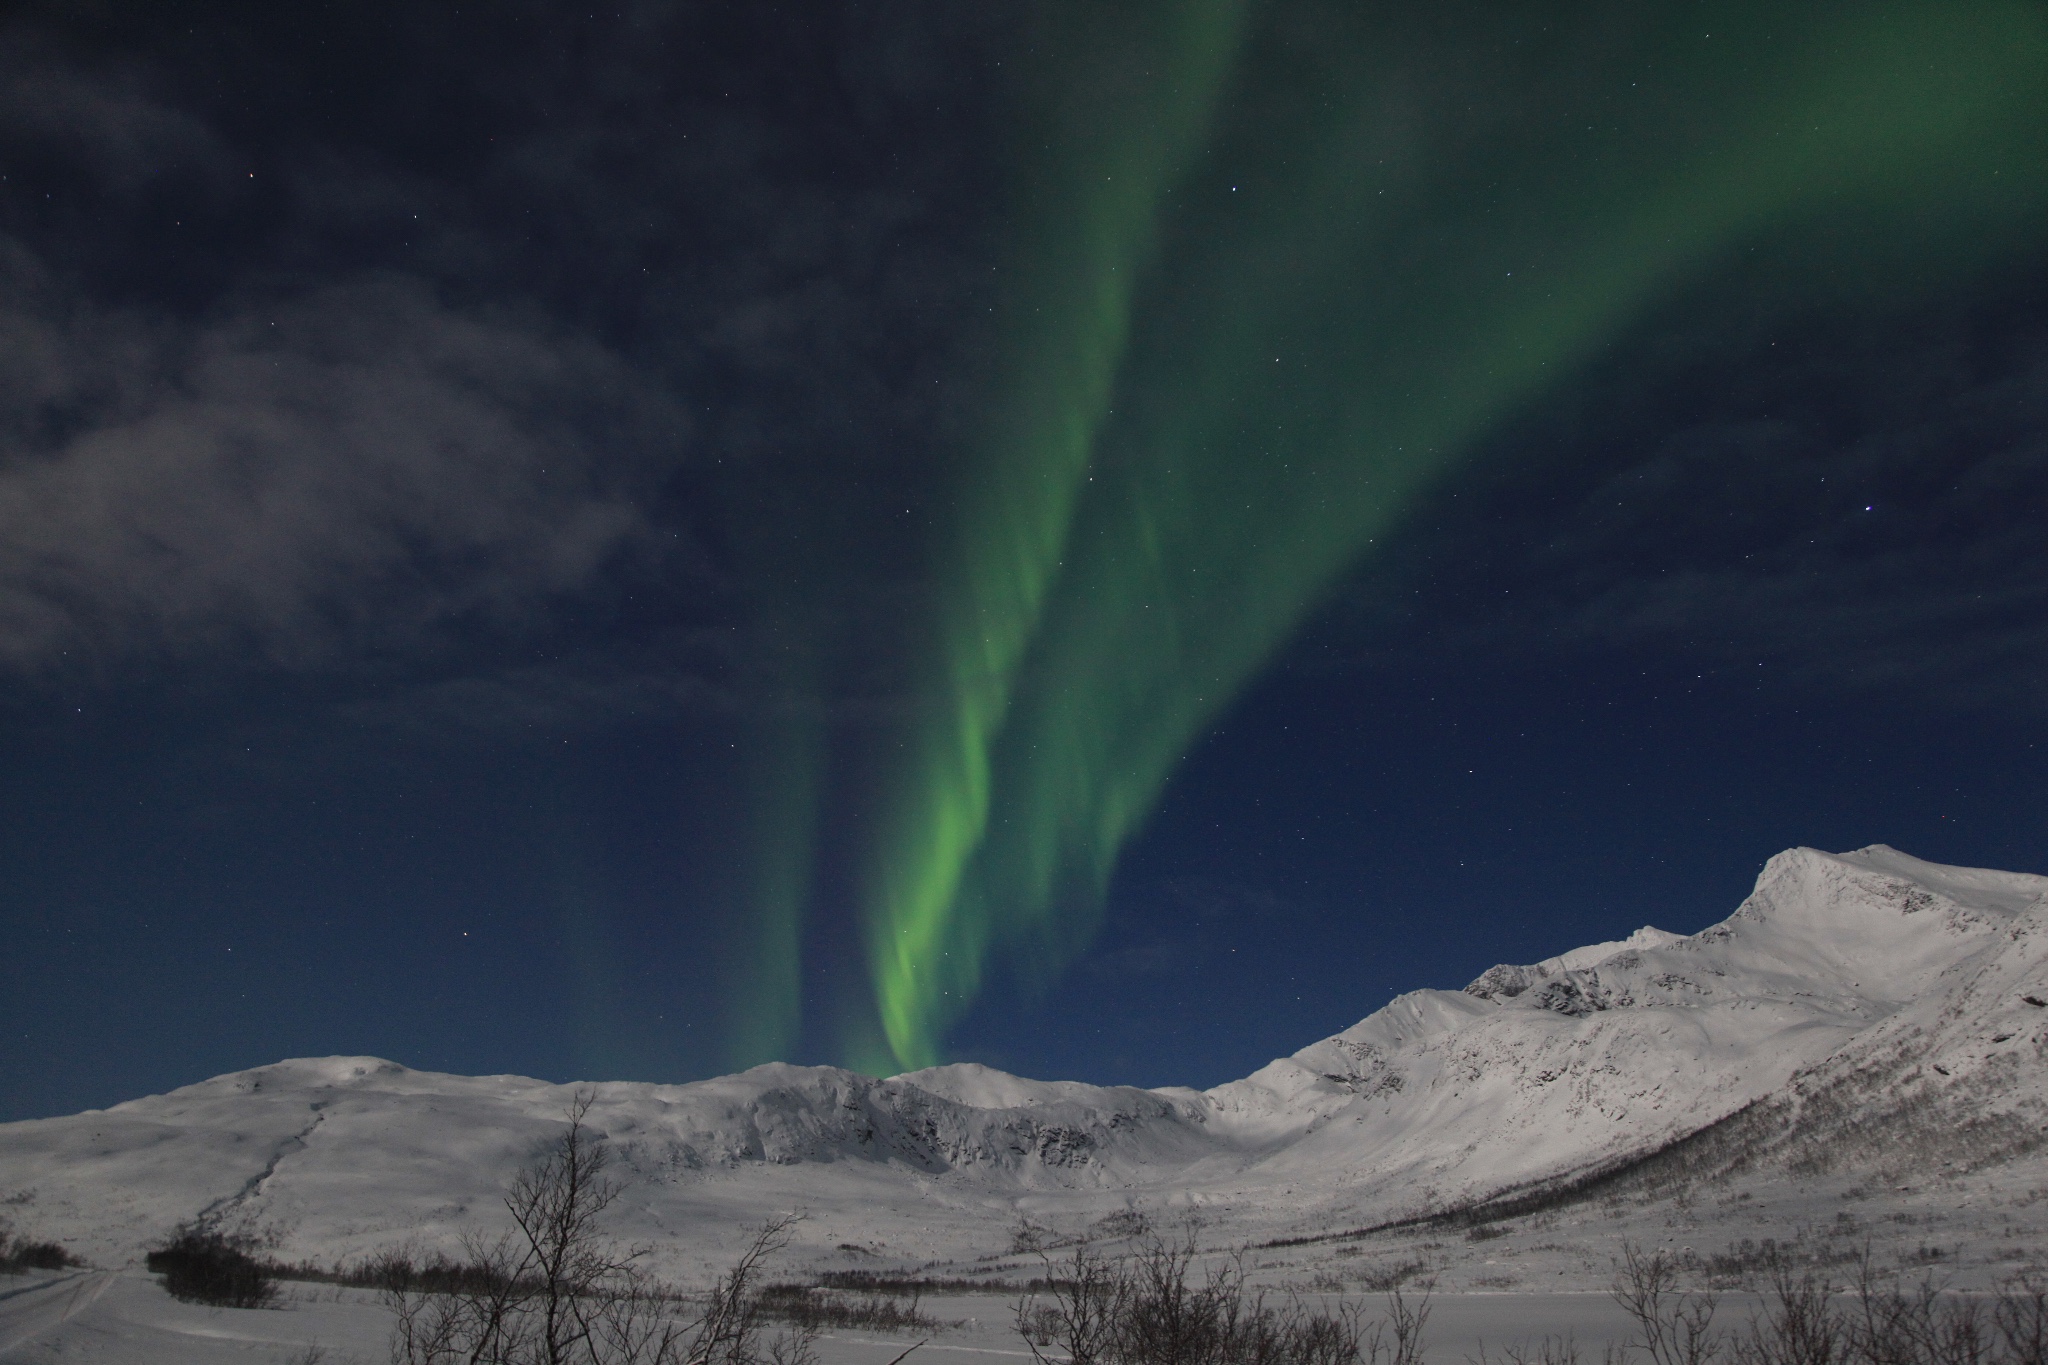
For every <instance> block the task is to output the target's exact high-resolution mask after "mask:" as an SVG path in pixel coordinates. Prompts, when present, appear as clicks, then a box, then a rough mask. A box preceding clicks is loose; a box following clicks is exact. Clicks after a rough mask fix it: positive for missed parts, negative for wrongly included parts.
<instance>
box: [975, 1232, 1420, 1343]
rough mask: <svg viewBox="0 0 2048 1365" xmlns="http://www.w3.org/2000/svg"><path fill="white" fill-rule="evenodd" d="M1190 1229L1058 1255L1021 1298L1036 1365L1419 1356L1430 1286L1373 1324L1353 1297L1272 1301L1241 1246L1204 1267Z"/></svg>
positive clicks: (1019, 1308) (1023, 1327) (1022, 1330)
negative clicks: (1136, 1243) (1124, 1246)
mask: <svg viewBox="0 0 2048 1365" xmlns="http://www.w3.org/2000/svg"><path fill="white" fill-rule="evenodd" d="M1199 1260H1200V1249H1199V1247H1198V1246H1197V1244H1196V1241H1195V1237H1194V1234H1193V1233H1192V1232H1189V1233H1188V1234H1187V1235H1186V1236H1184V1237H1183V1238H1182V1239H1181V1240H1178V1241H1166V1240H1164V1239H1154V1240H1153V1241H1152V1242H1150V1243H1148V1244H1147V1245H1146V1246H1145V1247H1143V1248H1142V1249H1140V1250H1139V1251H1137V1252H1135V1253H1134V1254H1132V1255H1129V1256H1124V1257H1120V1258H1117V1259H1110V1258H1107V1257H1104V1256H1103V1255H1102V1254H1101V1253H1100V1252H1098V1251H1096V1250H1095V1249H1094V1248H1093V1247H1091V1246H1089V1245H1088V1244H1087V1243H1085V1242H1084V1243H1081V1244H1079V1245H1077V1246H1076V1247H1074V1249H1073V1250H1072V1252H1071V1253H1070V1254H1069V1255H1068V1257H1067V1258H1066V1259H1065V1260H1064V1261H1062V1262H1060V1263H1058V1264H1055V1263H1054V1262H1053V1261H1052V1260H1051V1259H1050V1258H1046V1261H1045V1269H1046V1274H1045V1278H1044V1280H1043V1285H1044V1288H1043V1290H1042V1291H1041V1292H1040V1293H1038V1294H1033V1295H1028V1296H1026V1297H1023V1298H1020V1299H1019V1300H1018V1301H1017V1304H1016V1324H1017V1332H1018V1335H1019V1336H1021V1337H1023V1339H1024V1341H1025V1342H1026V1344H1027V1345H1028V1346H1029V1347H1030V1349H1031V1354H1032V1356H1033V1358H1034V1359H1036V1360H1037V1361H1038V1362H1039V1363H1040V1365H1052V1362H1054V1361H1064V1362H1071V1365H1240V1363H1241V1362H1255V1363H1256V1365H1365V1363H1369V1365H1380V1362H1386V1365H1416V1363H1417V1362H1418V1361H1419V1360H1420V1359H1421V1351H1422V1329H1423V1326H1424V1324H1425V1323H1426V1322H1427V1321H1428V1317H1429V1302H1428V1296H1427V1294H1425V1295H1424V1297H1423V1298H1422V1299H1421V1300H1420V1301H1419V1302H1413V1303H1411V1302H1410V1301H1408V1300H1407V1299H1405V1298H1404V1297H1402V1295H1401V1293H1400V1291H1399V1289H1398V1288H1396V1289H1395V1290H1394V1291H1393V1292H1392V1294H1391V1295H1390V1299H1389V1311H1388V1317H1387V1319H1386V1320H1385V1321H1384V1322H1381V1323H1376V1324H1372V1325H1370V1326H1368V1324H1367V1323H1366V1321H1365V1317H1364V1313H1363V1310H1362V1309H1361V1308H1360V1307H1359V1306H1358V1305H1356V1304H1342V1303H1340V1304H1337V1305H1334V1306H1323V1307H1312V1306H1310V1305H1308V1304H1305V1303H1303V1302H1302V1301H1301V1300H1300V1299H1299V1298H1296V1297H1293V1296H1290V1297H1289V1298H1288V1300H1287V1301H1286V1302H1285V1303H1284V1304H1277V1305H1276V1304H1269V1303H1268V1302H1267V1301H1266V1298H1265V1296H1264V1295H1263V1294H1261V1293H1259V1292H1257V1291H1254V1290H1253V1289H1251V1288H1250V1286H1249V1285H1248V1284H1247V1282H1246V1277H1245V1268H1244V1253H1243V1252H1242V1251H1239V1252H1237V1253H1234V1254H1232V1255H1230V1256H1227V1257H1225V1258H1223V1260H1222V1261H1221V1263H1220V1264H1217V1265H1214V1266H1212V1267H1210V1268H1209V1269H1207V1270H1206V1271H1198V1269H1197V1267H1198V1263H1199Z"/></svg>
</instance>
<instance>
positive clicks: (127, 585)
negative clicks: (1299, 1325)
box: [0, 0, 2048, 1120]
mask: <svg viewBox="0 0 2048 1365" xmlns="http://www.w3.org/2000/svg"><path fill="white" fill-rule="evenodd" d="M2044 221H2048V3H2044V0H2006V2H2004V3H1993V2H1991V0H1949V2H1948V3H1939V4H1936V3H1885V2H1883V0H1854V2H1853V3H1849V2H1847V0H1844V2H1843V3H1831V2H1830V0H1813V2H1812V3H1802V4H1800V5H1796V6H1784V5H1781V4H1764V3H1756V4H1745V3H1691V2H1690V0H1681V2H1680V3H1673V4H1667V5H1643V4H1638V3H1619V0H1615V2H1612V3H1568V4H1558V5H1552V6H1538V5H1529V4H1524V3H1508V2H1507V0H1499V2H1498V3H1472V0H1446V3H1442V4H1431V5H1412V4H1402V5H1395V4H1378V3H1357V2H1352V3H1340V2H1339V0H1267V2H1266V3H1249V2H1247V3H1236V2H1235V0H1173V2H1171V3H1168V2H1166V0H1160V2H1159V3H1144V4H1141V3H1129V4H1103V3H1081V0H1036V2H1035V3H1034V2H1033V0H990V2H989V3H981V4H972V5H967V4H949V3H939V2H937V0H928V2H927V3H908V2H907V0H905V2H901V3H899V2H898V0H867V2H864V3H852V2H851V0H847V2H846V3H838V4H832V3H812V4H802V3H798V4H791V3H779V4H772V5H771V4H767V3H685V2H683V0H678V2H676V3H641V4H634V5H630V6H628V7H626V8H623V9H621V8H619V7H618V6H616V5H613V6H610V7H607V8H603V9H596V10H593V9H590V8H574V7H570V6H566V5H562V4H554V3H539V2H538V0H499V2H497V3H490V4H482V3H479V4H472V5H463V6H459V7H458V6H455V5H442V4H418V3H410V4H385V3H379V2H378V0H365V2H364V3H351V4H333V5H315V4H304V5H277V4H235V3H225V2H223V3H197V2H195V3H179V4H167V3H160V2H157V3H146V4H145V3H131V2H130V0H76V2H75V3H56V2H55V0H46V2H44V3H38V2H37V0H26V2H25V3H16V4H13V5H10V6H8V7H7V9H6V10H5V12H4V17H0V1038H4V1045H0V1120H5V1119H15V1118H24V1117H32V1116H39V1115H46V1114H55V1113H62V1112H69V1111H71V1110H75V1109H79V1108H82V1107H86V1106H94V1105H105V1104H109V1103H113V1102H116V1101H119V1100H122V1099H126V1098H131V1097H134V1096H136V1095H140V1094H143V1093H147V1092H151V1091H157V1090H163V1089H167V1088H170V1087H172V1086H176V1085H180V1084H184V1083H188V1082H191V1081H194V1080H198V1079H201V1078H203V1077H206V1076H208V1075H212V1074H216V1073H219V1072H222V1071H227V1070H232V1069H236V1068H240V1067H247V1066H254V1065H260V1064H263V1063H266V1062H270V1061H275V1060H278V1059H280V1058H283V1057H289V1056H305V1055H327V1054H336V1053H340V1054H357V1053H360V1054H374V1055H379V1056H384V1057H389V1058H392V1059H394V1060H396V1061H399V1062H403V1063H405V1064H407V1065H409V1066H415V1067H422V1068H431V1069H438V1070H449V1071H457V1072H464V1073H497V1072H517V1073H521V1074H527V1075H536V1076H543V1077H549V1078H553V1079H559V1080H568V1079H630V1080H649V1081H682V1080H690V1079H695V1078H699V1077H703V1076H708V1075H714V1074H718V1073H721V1072H724V1071H728V1070H733V1069H737V1068H739V1067H743V1066H748V1065H752V1064H755V1063H758V1062H761V1061H766V1060H771V1059H782V1060H789V1061H797V1062H807V1063H809V1062H830V1063H835V1064H843V1065H850V1066H855V1067H858V1068H860V1069H862V1070H865V1071H869V1072H871V1073H876V1074H888V1073H893V1072H896V1071H900V1070H904V1069H909V1068H914V1067H917V1066H923V1065H928V1064H931V1063H934V1062H937V1061H958V1060H973V1061H984V1062H988V1063H990V1064H992V1065H996V1066H1000V1067H1003V1068H1005V1069H1008V1070H1012V1071H1016V1072H1020V1073H1022V1074H1026V1075H1032V1076H1039V1077H1046V1078H1070V1079H1081V1080H1090V1081H1098V1082H1123V1083H1137V1084H1145V1085H1163V1084H1194V1085H1211V1084H1215V1083H1217V1082H1220V1081H1223V1080H1226V1079H1230V1078H1232V1077H1235V1076H1238V1075H1242V1074H1244V1073H1246V1072H1248V1071H1250V1070H1251V1069H1253V1068H1255V1067H1257V1066H1259V1065H1261V1064H1262V1063H1264V1062H1265V1061H1266V1060H1268V1059H1269V1058H1271V1057H1273V1056H1276V1055H1280V1054H1284V1053H1287V1052H1290V1051H1292V1050H1294V1049H1295V1048H1297V1047H1300V1046H1302V1045H1304V1044H1306V1043H1308V1042H1310V1041H1313V1040H1314V1039H1316V1038H1319V1037H1322V1036H1324V1035H1326V1034H1328V1033H1331V1032H1334V1031H1336V1030H1338V1029H1341V1028H1343V1027H1346V1026H1348V1025H1349V1024H1351V1023H1353V1022H1355V1021H1356V1020H1357V1019H1359V1018H1360V1017H1362V1016H1363V1015H1365V1014H1366V1013H1368V1012H1370V1011H1371V1010H1373V1009H1375V1008H1377V1007H1379V1006H1380V1005H1382V1004H1384V1003H1385V1002H1386V1000H1387V999H1388V998H1389V997H1390V996H1391V995H1393V994H1395V993H1397V992H1399V991H1402V990H1407V989H1411V988H1415V987H1420V986H1441V987H1456V986H1460V985H1462V984H1464V983H1465V982H1466V981H1468V980H1470V979H1471V978H1472V977H1473V976H1475V975H1477V974H1478V973H1479V972H1481V971H1483V970H1484V969H1485V968H1486V967H1488V966H1490V965H1492V964H1493V963H1495V962H1499V961H1521V962H1526V961H1533V960H1536V959H1538V958H1541V957H1545V956H1548V955H1550V954H1553V953H1556V952H1560V951H1563V950H1564V949H1567V948H1569V947H1572V946H1575V945H1577V944H1580V943H1584V942H1591V941H1597V940H1600V939H1603V938H1613V937H1619V936H1622V935H1625V934H1627V933H1628V932H1630V931H1631V930H1633V929H1635V928H1637V927H1638V926H1640V925H1642V924H1645V923H1653V924H1656V925H1658V926H1660V927H1663V928H1667V929H1672V930H1678V931H1686V932H1689V931H1692V930H1696V929H1698V928H1701V927H1703V926H1704V925H1705V924H1707V923H1709V922H1711V921H1713V920H1716V919H1718V918H1720V917H1722V916H1724V915H1725V914H1727V913H1728V912H1729V911H1730V910H1732V909H1733V908H1734V906H1735V904H1736V903H1737V902H1738V901H1739V900H1740V898H1741V897H1742V896H1743V894H1745V892H1746V891H1747V890H1748V887H1749V884H1750V882H1751V880H1752V879H1753V878H1754V876H1755V874H1756V872H1757V870H1758V868H1759V867H1760V866H1761V864H1762V863H1763V861H1764V860H1765V859H1766V858H1768V857H1769V856H1770V855H1771V854H1773V853H1776V852H1778V851H1779V850H1781V849H1783V848H1786V847H1790V846H1792V845H1796V844H1809V845H1814V846H1818V847H1821V848H1827V849H1849V848H1855V847H1859V846H1862V845H1864V844H1869V843H1874V842H1885V843H1889V844H1892V845H1894V846H1896V847H1899V848H1902V849H1904V850H1905V851H1907V852H1909V853H1913V854H1916V855H1918V856H1921V857H1926V858H1931V859H1934V860H1937V861H1943V862H1958V863H1968V864H1977V865H1985V866H1993V867H2001V868H2009V869H2015V870H2023V871H2034V872H2041V871H2048V855H2044V843H2043V840H2044V835H2048V250H2044V245H2043V241H2044V237H2043V234H2042V232H2041V229H2040V226H2039V225H2040V223H2042V222H2044Z"/></svg>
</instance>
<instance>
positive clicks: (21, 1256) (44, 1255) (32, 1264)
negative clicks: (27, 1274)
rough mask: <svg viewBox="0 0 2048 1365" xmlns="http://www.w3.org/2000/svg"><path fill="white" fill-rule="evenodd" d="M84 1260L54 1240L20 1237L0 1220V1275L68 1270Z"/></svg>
mask: <svg viewBox="0 0 2048 1365" xmlns="http://www.w3.org/2000/svg"><path fill="white" fill-rule="evenodd" d="M84 1264H85V1262H84V1261H82V1260H80V1259H79V1258H78V1257H76V1256H74V1255H72V1254H71V1252H70V1251H68V1250H67V1249H65V1248H64V1247H63V1246H61V1245H60V1244H58V1243H56V1242H46V1241H41V1240H39V1239H36V1238H32V1237H22V1236H18V1235H16V1234H15V1233H14V1231H13V1230H12V1229H10V1228H9V1227H8V1226H7V1223H6V1222H5V1220H0V1275H4V1274H13V1273H15V1272H18V1271H23V1270H68V1269H70V1268H71V1267H72V1266H80V1265H84Z"/></svg>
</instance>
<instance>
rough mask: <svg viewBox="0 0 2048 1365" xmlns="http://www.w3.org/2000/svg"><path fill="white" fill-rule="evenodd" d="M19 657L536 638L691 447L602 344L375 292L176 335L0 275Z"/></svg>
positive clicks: (319, 649)
mask: <svg viewBox="0 0 2048 1365" xmlns="http://www.w3.org/2000/svg"><path fill="white" fill-rule="evenodd" d="M0 270H4V275H0V318H4V319H5V322H4V326H5V327H6V329H7V334H6V337H5V344H4V345H0V353H4V354H5V356H6V359H5V360H4V361H0V364H4V366H5V373H4V374H0V393H4V394H5V395H6V398H5V403H4V407H0V432H4V433H5V434H6V437H7V442H8V443H7V447H6V449H5V450H4V452H0V663H4V664H5V665H7V666H10V667H12V668H15V669H18V670H31V671H33V670H36V669H40V668H46V667H49V666H50V665H51V664H52V663H54V662H56V661H58V660H60V659H64V658H68V657H72V656H84V657H85V658H87V659H95V658H98V659H104V658H108V657H113V656H120V655H125V654H133V653H136V652H145V653H150V654H157V653H165V652H169V653H179V652H186V651H191V650H197V649H210V648H217V647H220V646H222V645H226V644H233V645H235V646H237V647H239V648H245V649H250V650H253V651H254V652H255V653H256V654H257V655H258V656H260V657H262V658H265V659H268V660H270V661H272V662H278V663H288V664H290V663H305V662H310V661H314V660H317V659H320V658H322V657H327V656H330V655H332V653H333V652H334V651H336V650H338V649H343V648H348V649H361V648H365V647H368V648H377V647H390V646H394V645H412V644H414V643H417V642H418V641H419V640H420V638H421V637H423V636H427V635H430V634H432V633H433V632H435V631H437V630H444V629H456V628H460V627H462V626H464V625H465V624H477V623H482V624H486V625H490V626H494V627H507V626H511V627H518V626H521V625H525V624H530V622H529V621H528V619H527V618H529V617H530V616H531V615H532V614H533V613H535V612H536V611H537V610H543V609H542V608H537V606H536V604H537V603H546V602H547V601H549V600H551V599H558V598H561V597H564V596H567V595H571V594H574V593H575V592H577V591H578V590H579V589H582V588H584V587H586V586H588V585H589V584H591V583H592V582H593V581H594V580H595V579H597V578H598V576H599V575H600V574H601V573H603V572H604V571H605V570H606V568H607V567H608V566H610V565H612V564H614V563H616V562H617V561H619V560H620V559H621V558H622V557H633V556H640V557H643V558H644V557H649V556H660V555H662V554H664V553H666V547H665V546H664V545H663V544H662V543H661V541H662V537H661V536H660V534H659V533H657V532H656V530H655V528H654V527H652V526H651V525H650V523H649V521H648V519H647V517H646V515H645V513H644V512H643V511H642V510H641V500H642V498H643V497H644V495H645V494H646V492H647V490H648V488H649V485H650V484H651V483H652V482H653V481H654V480H655V479H657V478H658V477H659V474H660V472H661V471H662V469H663V467H664V466H665V465H667V464H670V463H672V462H673V461H674V460H675V459H676V457H677V454H678V453H679V451H680V450H681V449H682V447H683V445H684V444H685V440H686V435H687V427H686V424H685V422H684V419H683V418H682V416H681V415H680V414H679V413H677V412H676V411H674V410H673V408H672V407H671V405H670V404H668V403H667V402H666V401H664V400H663V399H661V398H660V397H659V396H658V395H656V394H655V393H653V392H651V391H650V390H649V389H648V388H647V386H646V385H645V384H644V383H643V381H641V380H640V378H639V377H638V376H636V375H635V374H634V373H633V372H632V371H631V369H630V368H629V367H627V366H626V365H625V364H623V363H622V362H621V361H620V360H619V359H618V358H617V357H615V356H613V355H611V354H609V353H607V352H606V351H605V350H604V349H603V348H601V347H598V346H597V345H595V344H593V343H591V342H589V341H586V340H580V339H577V338H575V337H572V336H564V335H560V334H551V333H549V332H548V331H546V330H545V329H540V328H534V327H531V326H523V325H520V324H519V323H518V322H516V321H512V320H508V319H502V318H490V317H486V316H481V315H477V314H473V313H471V314H465V313H460V312H456V311H454V310H451V309H448V308H446V307H443V306H441V305H439V304H438V303H437V302H436V301H435V299H434V298H433V295H432V292H431V291H430V289H429V288H428V287H427V286H426V285H425V284H424V283H423V282H421V281H418V280H415V279H409V278H407V277H404V276H402V275H395V274H388V273H387V274H366V275H363V276H360V277H358V278H355V279H351V280H348V281H345V282H342V283H335V284H328V285H323V286H321V287H319V288H316V289H313V290H311V291H309V292H306V293H304V294H301V295H298V296H294V297H286V298H281V299H277V300H274V301H268V302H260V303H259V302H254V301H250V302H245V303H243V304H241V305H240V306H238V307H234V308H232V309H228V310H224V311H222V312H221V313H220V314H218V315H217V316H214V317H212V318H210V319H208V320H206V321H204V322H202V323H200V324H197V325H191V326H180V325H177V324H175V323H172V322H169V321H164V320H158V319H151V318H149V317H147V316H146V315H141V314H138V313H134V312H119V311H112V310H95V309H93V308H91V307H88V306H84V305H82V304H81V303H80V301H79V300H77V299H76V298H72V297H66V296H64V295H63V294H62V293H60V292H59V291H58V290H56V289H55V288H54V287H53V286H52V285H51V283H50V281H49V279H48V276H47V274H46V273H43V272H39V271H38V269H37V267H36V265H35V263H34V261H33V260H32V258H30V257H28V255H27V253H26V252H25V251H24V250H23V249H21V248H20V247H19V246H14V247H12V249H11V250H9V251H8V252H7V253H6V255H5V256H4V257H0Z"/></svg>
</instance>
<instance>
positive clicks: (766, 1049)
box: [724, 695, 824, 1070]
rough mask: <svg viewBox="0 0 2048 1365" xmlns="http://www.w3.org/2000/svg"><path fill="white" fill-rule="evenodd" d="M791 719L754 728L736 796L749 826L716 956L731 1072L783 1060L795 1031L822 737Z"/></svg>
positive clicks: (792, 707) (817, 729)
mask: <svg viewBox="0 0 2048 1365" xmlns="http://www.w3.org/2000/svg"><path fill="white" fill-rule="evenodd" d="M785 703H786V709H788V710H789V711H790V712H792V714H790V715H786V716H781V717H776V718H773V719H771V720H768V721H766V722H763V723H762V724H761V725H760V726H759V733H757V734H756V736H755V737H754V740H753V746H752V747H753V753H752V755H751V756H750V757H751V761H750V762H748V763H747V764H746V765H745V768H744V771H745V772H746V773H747V778H748V786H749V790H747V791H746V792H745V793H744V809H745V810H746V813H747V816H748V820H749V828H748V830H747V836H746V838H747V848H746V856H745V867H746V869H747V872H748V875H749V877H750V880H749V882H748V884H747V885H746V887H745V888H744V892H743V895H744V901H743V904H742V907H741V913H740V914H738V915H736V916H734V918H733V920H732V928H733V938H732V941H730V942H729V943H728V945H727V948H726V956H725V963H724V966H725V971H724V979H725V981H726V983H727V991H726V996H725V1000H726V1019H725V1060H726V1065H728V1066H730V1067H732V1068H733V1069H735V1070H744V1069H745V1068H747V1067H750V1066H756V1065H759V1064H760V1063H762V1062H774V1061H785V1060H787V1059H788V1058H789V1057H790V1056H791V1055H792V1054H793V1052H794V1049H795V1046H796V1042H797V1036H798V1032H799V1030H800V1029H801V1027H802V1024H803V978H802V968H803V929H804V907H805V905H806V904H807V903H808V901H809V899H810V895H811V881H812V875H811V873H812V866H811V863H812V858H813V856H814V841H815V837H816V829H817V809H818V787H819V777H820V772H819V769H820V765H821V762H822V757H823V753H824V730H823V726H822V725H821V724H820V722H819V720H818V718H817V717H816V716H814V715H813V716H806V715H803V714H801V709H800V706H799V703H798V700H797V698H796V697H795V696H793V695H792V696H788V697H786V698H785Z"/></svg>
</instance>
